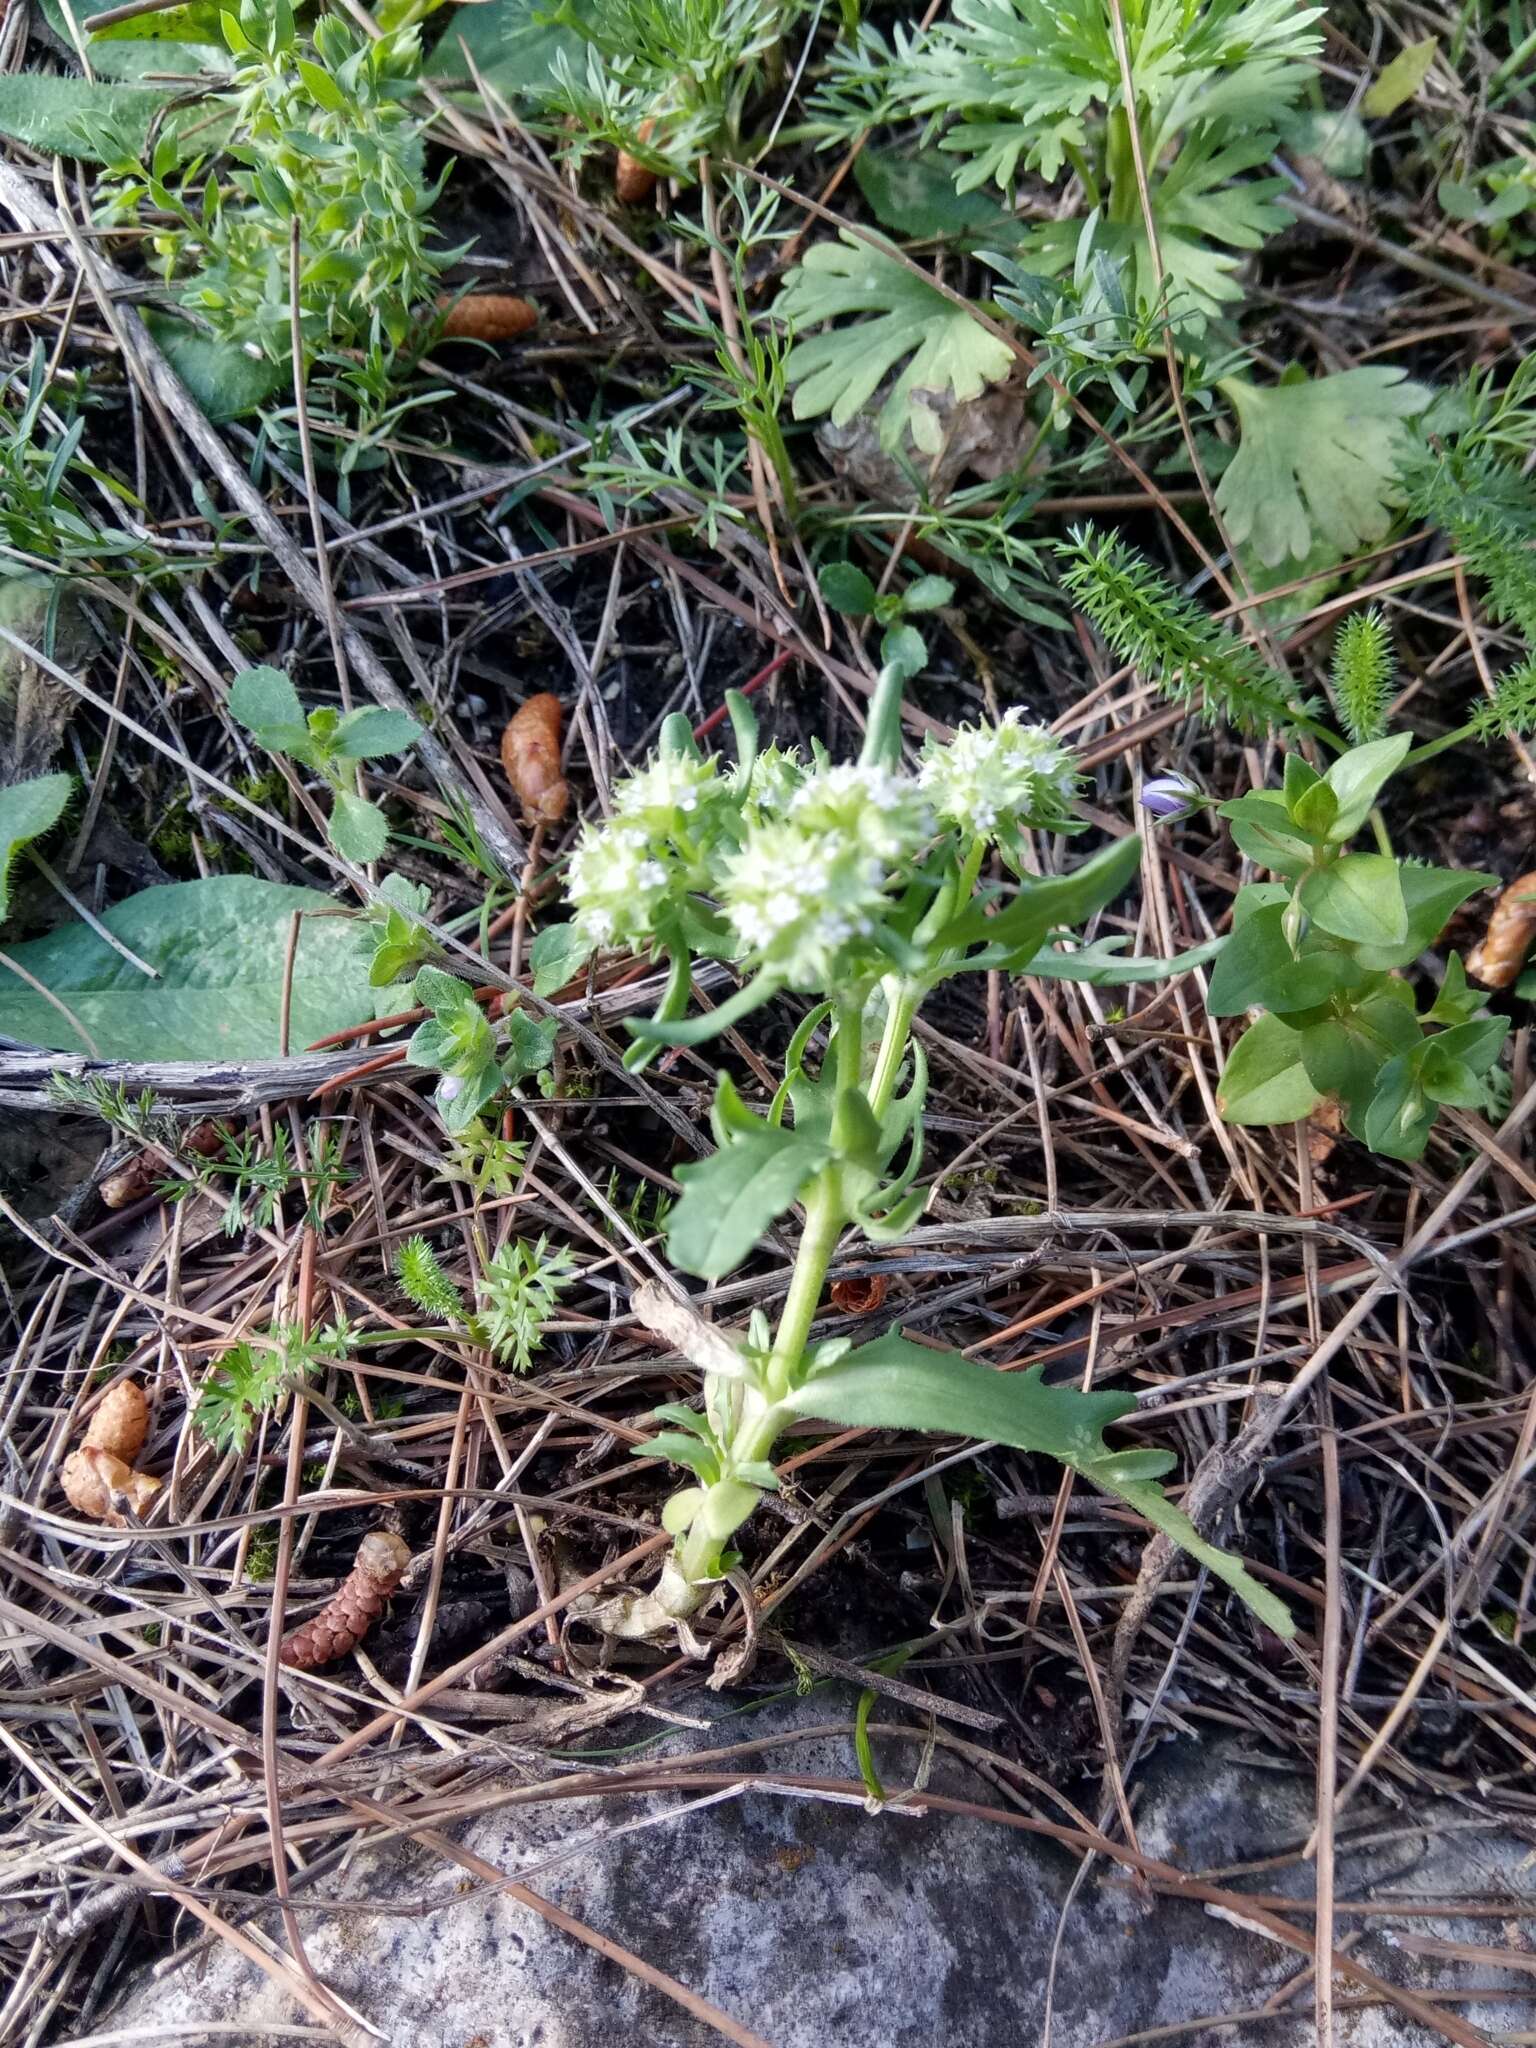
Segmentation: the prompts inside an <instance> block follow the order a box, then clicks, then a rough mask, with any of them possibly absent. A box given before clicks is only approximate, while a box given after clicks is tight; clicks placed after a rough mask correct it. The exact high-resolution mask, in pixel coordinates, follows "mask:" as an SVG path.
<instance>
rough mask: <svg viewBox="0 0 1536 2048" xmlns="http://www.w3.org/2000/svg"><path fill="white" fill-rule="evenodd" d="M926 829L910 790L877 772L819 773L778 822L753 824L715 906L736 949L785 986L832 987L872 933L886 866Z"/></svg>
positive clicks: (899, 779) (797, 791)
mask: <svg viewBox="0 0 1536 2048" xmlns="http://www.w3.org/2000/svg"><path fill="white" fill-rule="evenodd" d="M930 830H931V819H930V815H929V812H928V808H927V806H926V805H925V803H924V802H923V800H922V798H921V796H920V795H919V794H918V790H917V785H916V784H915V783H914V782H913V781H912V780H911V779H910V777H906V776H898V775H891V774H888V773H887V772H886V771H885V770H884V769H881V768H864V767H858V766H853V765H849V766H846V767H838V768H830V767H823V768H818V769H816V770H814V771H813V772H812V773H811V774H809V775H807V776H806V777H805V779H804V780H803V781H802V782H800V783H799V784H798V786H797V787H795V788H794V790H793V791H792V793H791V794H790V797H789V801H788V804H787V806H786V814H785V815H783V816H781V817H777V818H774V817H769V818H765V819H762V820H761V821H760V822H758V823H755V824H753V825H752V826H751V827H750V828H749V830H748V833H747V837H746V840H745V842H744V844H743V845H742V848H741V850H740V852H738V853H736V854H733V855H732V856H731V858H730V860H729V861H728V862H727V864H726V873H725V882H724V886H723V888H722V889H721V892H720V900H721V902H722V904H723V905H724V908H725V912H726V915H727V916H728V917H729V918H730V921H731V924H732V926H733V927H734V928H735V931H736V935H737V937H738V938H739V939H740V941H741V944H742V947H743V949H744V951H745V952H746V953H747V954H748V955H749V956H750V958H751V959H752V961H753V962H754V964H755V965H757V966H759V967H770V968H773V969H774V970H775V971H776V972H777V973H779V974H780V975H782V976H783V978H784V980H785V981H786V982H787V983H788V984H789V985H790V986H791V987H794V988H800V989H813V990H821V989H825V988H830V987H832V986H833V985H834V984H835V982H836V980H837V978H838V977H839V973H840V970H845V969H846V965H847V963H846V954H847V951H848V948H849V947H850V946H853V945H855V944H856V943H857V941H859V940H861V939H867V938H868V937H869V936H870V934H871V933H872V932H873V931H874V928H875V922H876V919H877V917H878V916H879V914H880V912H881V910H882V909H883V908H884V907H885V904H886V900H887V898H886V887H887V882H888V881H889V880H890V878H891V871H892V869H893V868H899V866H900V863H901V862H902V861H903V860H904V859H905V858H906V857H907V856H908V855H909V854H912V853H915V852H916V851H917V849H918V847H919V846H921V844H922V843H923V841H924V839H925V838H926V837H927V836H928V834H929V831H930Z"/></svg>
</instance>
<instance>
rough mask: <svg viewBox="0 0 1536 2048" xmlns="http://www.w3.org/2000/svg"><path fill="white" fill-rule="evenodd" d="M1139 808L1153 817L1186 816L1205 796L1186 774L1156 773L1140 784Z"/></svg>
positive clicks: (1202, 801) (1197, 807) (1196, 808)
mask: <svg viewBox="0 0 1536 2048" xmlns="http://www.w3.org/2000/svg"><path fill="white" fill-rule="evenodd" d="M1138 801H1139V802H1140V804H1141V808H1142V809H1143V810H1144V811H1145V812H1146V813H1147V814H1148V816H1149V817H1153V818H1187V817H1189V815H1190V814H1191V812H1193V811H1196V810H1198V809H1199V807H1200V805H1201V804H1202V803H1204V801H1205V797H1204V794H1203V793H1202V791H1201V789H1200V786H1199V784H1198V783H1195V782H1191V781H1190V779H1189V777H1188V776H1187V775H1158V776H1154V778H1153V779H1152V781H1151V782H1144V783H1143V784H1142V785H1141V796H1140V798H1139V799H1138Z"/></svg>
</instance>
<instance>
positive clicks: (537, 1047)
mask: <svg viewBox="0 0 1536 2048" xmlns="http://www.w3.org/2000/svg"><path fill="white" fill-rule="evenodd" d="M559 1036H560V1024H559V1020H558V1018H555V1017H530V1016H529V1014H528V1012H527V1011H526V1010H508V1012H507V1017H506V1047H505V1050H504V1052H503V1054H502V1061H501V1071H502V1075H503V1077H504V1078H505V1079H506V1080H508V1081H521V1080H523V1079H525V1078H526V1076H527V1075H529V1074H538V1073H542V1072H543V1070H544V1068H545V1067H547V1066H548V1065H549V1063H550V1061H551V1060H552V1059H553V1058H554V1056H555V1040H556V1039H557V1038H558V1037H559Z"/></svg>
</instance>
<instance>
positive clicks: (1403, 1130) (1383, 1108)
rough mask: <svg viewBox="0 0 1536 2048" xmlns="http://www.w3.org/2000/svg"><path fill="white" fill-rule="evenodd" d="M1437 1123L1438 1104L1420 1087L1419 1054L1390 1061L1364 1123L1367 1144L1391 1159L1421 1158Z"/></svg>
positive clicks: (1363, 1131)
mask: <svg viewBox="0 0 1536 2048" xmlns="http://www.w3.org/2000/svg"><path fill="white" fill-rule="evenodd" d="M1434 1126H1435V1105H1434V1103H1432V1102H1431V1101H1430V1100H1429V1098H1428V1097H1427V1096H1426V1095H1425V1093H1424V1091H1423V1089H1422V1088H1421V1087H1420V1086H1419V1079H1418V1060H1417V1057H1416V1056H1415V1055H1414V1054H1412V1053H1404V1054H1399V1055H1398V1057H1397V1058H1396V1059H1391V1060H1388V1061H1387V1063H1386V1065H1385V1066H1384V1067H1383V1068H1382V1070H1381V1072H1380V1073H1379V1074H1378V1075H1377V1077H1376V1092H1375V1094H1374V1096H1373V1097H1372V1099H1371V1105H1370V1107H1369V1109H1367V1111H1366V1113H1365V1118H1364V1121H1363V1123H1362V1126H1361V1130H1362V1135H1363V1137H1364V1139H1365V1142H1366V1144H1367V1145H1369V1146H1370V1148H1371V1150H1372V1151H1373V1152H1380V1153H1381V1154H1382V1155H1383V1156H1384V1157H1385V1158H1388V1159H1405V1160H1414V1159H1422V1158H1423V1156H1424V1147H1425V1146H1426V1145H1427V1144H1428V1143H1429V1134H1430V1132H1431V1131H1432V1130H1433V1129H1434Z"/></svg>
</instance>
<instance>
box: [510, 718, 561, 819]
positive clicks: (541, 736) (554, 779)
mask: <svg viewBox="0 0 1536 2048" xmlns="http://www.w3.org/2000/svg"><path fill="white" fill-rule="evenodd" d="M562 715H563V714H562V710H561V705H560V699H559V698H558V697H556V696H554V695H553V694H552V693H551V692H550V691H548V690H541V691H540V692H539V694H538V696H537V697H530V698H529V699H528V702H527V703H526V704H524V705H522V706H521V708H520V709H519V710H518V711H517V712H516V713H515V714H514V716H513V718H512V721H511V723H510V724H509V725H508V727H507V729H506V731H505V732H504V733H503V734H502V736H501V765H502V767H503V768H504V769H505V770H506V776H507V780H508V782H510V783H511V785H512V789H513V792H514V794H515V795H516V797H517V800H518V802H519V803H520V804H521V805H522V807H523V816H524V817H525V818H526V819H527V820H528V821H529V823H530V824H534V825H538V824H544V825H558V824H559V822H560V820H561V819H562V818H563V817H564V816H565V814H566V812H567V811H568V810H569V809H570V806H571V792H570V788H569V785H568V784H567V782H566V780H565V777H564V775H563V774H562V773H561V771H560V720H561V717H562Z"/></svg>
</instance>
